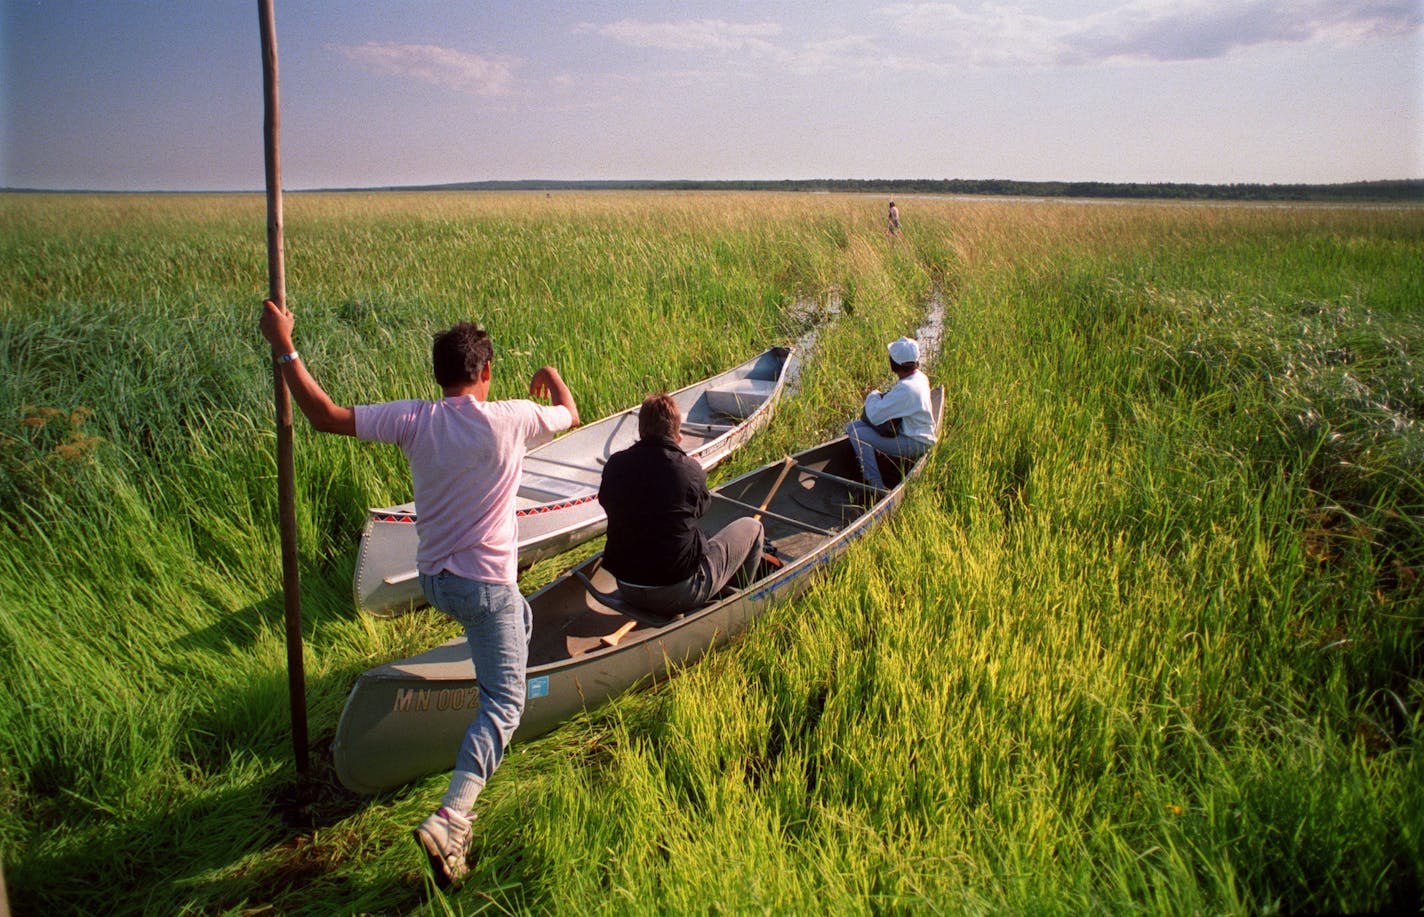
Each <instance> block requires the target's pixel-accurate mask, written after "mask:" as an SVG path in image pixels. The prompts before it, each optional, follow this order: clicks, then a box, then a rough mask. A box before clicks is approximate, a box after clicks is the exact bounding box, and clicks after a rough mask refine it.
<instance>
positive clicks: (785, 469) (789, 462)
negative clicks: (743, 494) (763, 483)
mask: <svg viewBox="0 0 1424 917" xmlns="http://www.w3.org/2000/svg"><path fill="white" fill-rule="evenodd" d="M794 467H796V460H795V459H794V458H792V457H791V456H789V455H788V456H787V457H786V461H784V462H782V463H781V474H779V475H777V476H776V481H775V483H773V484H772V485H771V490H769V491H767V492H766V499H765V500H763V501H761V506H758V507H757V511H756V515H755V516H753V517H752V518H753V519H755V520H756V521H758V522H760V521H761V515H762V513H764V512H766V508H767V507H768V506H770V505H771V498H772V497H774V496H776V492H777V491H778V490H780V489H781V482H782V481H785V480H786V476H787V475H788V474H790V473H791V469H792V468H794Z"/></svg>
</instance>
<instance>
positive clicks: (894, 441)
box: [846, 337, 935, 488]
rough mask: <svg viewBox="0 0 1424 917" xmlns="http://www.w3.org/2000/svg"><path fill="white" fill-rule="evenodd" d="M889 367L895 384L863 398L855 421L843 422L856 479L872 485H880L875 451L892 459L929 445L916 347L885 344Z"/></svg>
mask: <svg viewBox="0 0 1424 917" xmlns="http://www.w3.org/2000/svg"><path fill="white" fill-rule="evenodd" d="M886 349H887V350H889V351H890V369H891V371H892V372H894V373H895V377H896V379H897V380H898V381H896V383H895V384H894V385H892V386H890V391H888V392H885V393H884V394H881V393H880V389H875V390H874V391H872V392H871V393H870V394H869V395H866V396H865V410H864V411H863V412H862V414H861V417H860V419H859V420H852V421H851V422H850V423H848V424H846V435H847V436H849V437H850V444H851V447H852V448H854V449H855V457H856V459H857V460H858V461H859V462H860V472H861V477H862V478H864V480H865V483H867V484H869V485H871V486H873V487H881V488H883V487H884V486H885V479H884V477H883V476H882V475H881V474H880V466H879V465H878V464H877V463H876V461H875V453H876V452H883V453H885V454H886V455H889V456H894V457H895V458H919V457H920V456H921V455H924V454H925V453H926V452H928V451H929V450H930V447H931V446H933V445H934V444H935V432H934V413H933V406H932V404H931V402H930V380H929V378H928V377H926V376H925V374H924V373H922V372H920V345H919V343H918V342H917V341H916V340H915V339H914V338H906V337H902V338H900V339H899V340H895V341H891V342H890V343H889V344H888V345H886Z"/></svg>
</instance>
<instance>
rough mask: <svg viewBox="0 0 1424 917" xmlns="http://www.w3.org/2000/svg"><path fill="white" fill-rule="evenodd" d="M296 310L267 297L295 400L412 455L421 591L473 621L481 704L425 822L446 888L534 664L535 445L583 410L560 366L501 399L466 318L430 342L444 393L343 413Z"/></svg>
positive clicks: (270, 337) (341, 430)
mask: <svg viewBox="0 0 1424 917" xmlns="http://www.w3.org/2000/svg"><path fill="white" fill-rule="evenodd" d="M293 323H294V319H293V317H292V313H291V312H290V311H289V310H286V309H279V308H278V307H277V306H276V304H275V303H273V302H272V301H270V300H268V301H267V302H264V303H263V304H262V319H261V322H260V327H261V330H262V336H263V337H265V338H266V339H267V341H268V343H270V344H271V345H272V356H273V357H274V358H275V359H276V361H277V363H278V364H279V365H280V367H281V371H282V378H283V379H285V380H286V383H287V387H288V388H289V389H291V392H292V399H293V400H294V401H295V402H296V403H297V407H299V408H300V409H301V412H302V414H304V415H305V416H306V418H307V420H309V421H311V425H312V426H313V427H315V428H316V429H318V430H321V431H323V432H326V433H338V434H341V435H343V436H355V437H357V438H358V439H364V440H372V441H375V442H382V443H393V444H395V445H398V446H400V447H401V451H403V452H404V453H405V456H406V460H407V461H408V462H409V463H410V474H411V479H412V481H413V484H414V489H415V504H416V506H417V507H419V508H420V518H419V520H418V521H417V522H416V524H415V532H416V538H417V540H418V543H419V547H418V548H417V550H416V567H417V569H418V570H419V571H420V587H421V590H422V591H423V592H424V593H425V597H426V599H428V600H429V602H430V604H431V605H434V606H435V607H436V608H438V609H440V610H441V611H442V612H444V613H445V614H447V615H449V616H450V617H452V618H454V619H455V620H456V621H458V622H460V624H461V625H463V626H464V628H465V637H466V639H467V640H468V642H469V646H470V656H471V659H472V661H473V662H474V666H475V672H476V675H477V678H478V681H479V710H478V711H477V712H476V713H475V718H474V720H473V721H472V722H471V723H470V726H469V729H468V731H467V732H466V733H465V737H464V739H462V740H461V742H460V748H459V751H458V753H457V755H456V759H455V772H454V773H453V774H452V775H451V776H450V785H449V789H448V790H447V792H446V793H445V797H444V799H443V800H442V805H441V806H440V808H439V809H437V810H436V811H435V813H434V814H432V815H431V816H430V817H428V818H426V819H425V821H423V822H421V823H420V825H419V826H418V827H417V828H416V829H415V838H416V841H417V843H419V844H420V846H421V849H422V850H423V851H424V852H425V853H426V854H427V855H428V856H429V857H430V865H431V869H432V871H433V872H434V878H435V881H436V883H437V884H438V885H440V886H442V887H443V886H446V885H449V884H450V883H452V882H455V881H458V880H459V879H461V878H463V877H464V876H465V874H466V872H467V871H468V869H469V867H468V866H467V864H466V862H465V858H466V856H467V855H468V853H469V849H470V822H471V818H470V810H471V809H473V808H474V805H475V799H476V798H477V797H478V796H479V794H480V791H481V790H483V789H484V787H485V783H486V782H488V780H489V779H490V777H492V776H493V775H494V772H495V769H496V768H498V767H499V763H500V761H501V760H502V759H503V758H504V750H505V747H506V746H507V745H508V744H509V739H510V737H511V736H513V735H514V730H515V728H516V727H517V726H518V725H519V720H520V718H521V717H522V716H523V715H524V698H525V686H524V677H525V675H524V669H525V665H526V663H527V661H528V657H529V637H530V634H531V631H532V627H533V621H532V614H531V612H530V609H529V603H528V602H527V601H525V599H524V596H523V595H522V594H520V592H519V586H518V585H517V577H518V553H517V548H518V545H517V538H518V532H517V529H516V527H515V517H514V497H515V489H516V488H517V487H518V485H519V475H520V470H521V467H522V465H523V462H524V453H525V451H526V450H527V449H528V448H529V447H531V446H535V445H538V444H540V443H543V442H547V441H548V440H550V439H552V438H553V437H554V434H555V433H558V432H559V431H561V430H567V429H569V428H570V427H576V426H578V423H579V415H578V407H577V405H575V404H574V399H573V396H572V395H570V394H569V390H568V387H567V386H566V385H564V380H563V379H561V378H560V377H559V373H558V370H556V369H554V367H552V366H545V367H544V368H542V369H540V370H539V371H538V372H536V373H534V377H533V379H531V380H530V382H529V394H530V396H531V397H532V398H541V399H543V398H547V399H548V400H549V402H550V403H549V404H547V405H544V404H538V403H536V402H534V401H531V400H527V399H518V400H511V401H490V400H489V389H490V361H491V360H493V359H494V345H493V344H492V343H491V341H490V339H489V335H487V334H486V333H485V332H484V330H483V329H481V328H479V327H477V326H475V325H473V324H471V323H469V322H462V323H460V324H458V325H455V326H454V327H453V328H450V329H449V330H446V331H442V332H440V333H439V334H437V335H435V340H434V344H433V346H432V348H431V357H432V362H433V364H434V372H435V383H436V384H437V385H439V386H440V388H441V390H442V391H443V392H444V397H443V398H442V399H440V400H439V401H419V400H409V401H391V402H387V403H385V404H368V405H359V406H357V407H354V408H347V407H339V406H337V405H336V404H335V403H334V402H333V401H332V400H331V398H330V397H328V396H327V394H326V392H325V391H324V390H323V389H322V388H321V386H320V385H318V384H317V382H316V380H315V379H313V378H312V376H311V374H310V373H309V372H308V371H307V369H306V365H305V363H304V361H303V360H302V359H301V358H300V357H299V356H298V355H297V351H296V348H295V347H294V346H293V344H292V326H293Z"/></svg>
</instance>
